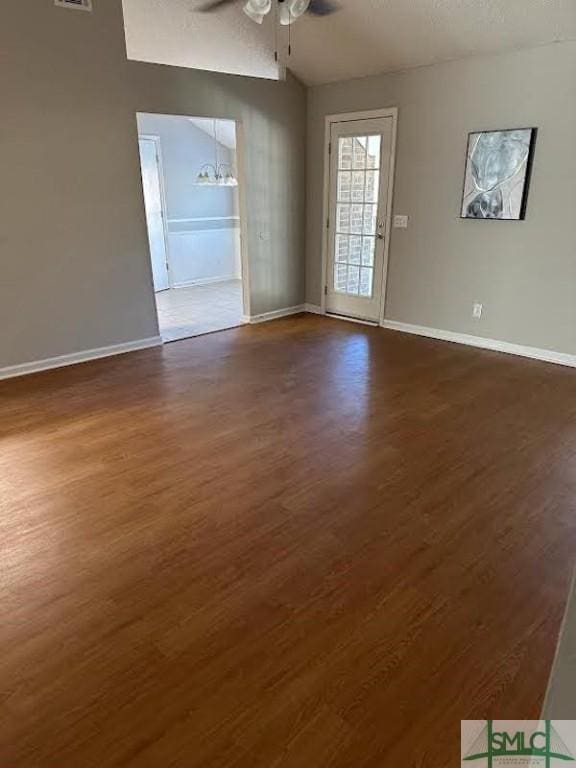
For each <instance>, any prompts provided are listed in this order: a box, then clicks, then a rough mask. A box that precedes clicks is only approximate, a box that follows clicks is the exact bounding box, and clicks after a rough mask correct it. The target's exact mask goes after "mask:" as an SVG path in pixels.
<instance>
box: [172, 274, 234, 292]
mask: <svg viewBox="0 0 576 768" xmlns="http://www.w3.org/2000/svg"><path fill="white" fill-rule="evenodd" d="M231 280H240V278H239V277H238V276H237V275H221V276H220V277H199V278H198V280H188V281H186V282H184V283H175V284H174V285H173V286H172V290H174V291H177V290H178V288H193V287H194V286H195V285H212V283H229V282H230V281H231Z"/></svg>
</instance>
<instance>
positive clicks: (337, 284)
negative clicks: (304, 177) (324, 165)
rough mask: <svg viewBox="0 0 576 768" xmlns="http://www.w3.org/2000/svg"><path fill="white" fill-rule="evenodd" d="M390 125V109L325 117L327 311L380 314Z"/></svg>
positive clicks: (393, 115)
mask: <svg viewBox="0 0 576 768" xmlns="http://www.w3.org/2000/svg"><path fill="white" fill-rule="evenodd" d="M395 129H396V110H386V111H385V113H384V114H382V113H379V114H378V115H377V116H374V117H373V116H371V115H370V114H366V115H362V116H356V115H349V116H348V115H339V116H333V117H331V118H327V140H328V141H329V145H330V152H329V156H328V161H329V168H328V179H327V181H328V184H327V190H326V191H325V206H326V208H327V212H328V216H327V241H326V259H325V262H326V289H325V294H326V295H325V309H326V311H327V312H328V313H332V314H337V315H344V316H347V317H351V318H357V319H360V320H368V321H372V322H380V321H381V320H382V318H383V313H384V296H385V284H386V269H387V255H388V244H389V230H390V212H391V198H392V179H393V168H394V147H395V134H396V130H395Z"/></svg>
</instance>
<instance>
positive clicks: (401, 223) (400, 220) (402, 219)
mask: <svg viewBox="0 0 576 768" xmlns="http://www.w3.org/2000/svg"><path fill="white" fill-rule="evenodd" d="M393 226H394V229H408V216H402V215H398V214H396V215H395V216H394V220H393Z"/></svg>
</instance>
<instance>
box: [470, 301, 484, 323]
mask: <svg viewBox="0 0 576 768" xmlns="http://www.w3.org/2000/svg"><path fill="white" fill-rule="evenodd" d="M482 309H483V304H479V303H478V302H476V303H475V304H473V305H472V317H473V318H475V319H476V320H480V318H481V317H482Z"/></svg>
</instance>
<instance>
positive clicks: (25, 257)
mask: <svg viewBox="0 0 576 768" xmlns="http://www.w3.org/2000/svg"><path fill="white" fill-rule="evenodd" d="M94 5H95V12H94V13H93V14H89V13H84V12H80V11H70V10H64V9H61V8H56V7H55V6H54V5H53V3H52V2H50V0H46V1H45V2H44V1H43V0H42V1H41V0H18V2H10V3H8V2H5V3H2V5H1V7H0V103H1V104H2V121H1V122H0V156H1V157H2V170H3V185H2V188H3V196H2V206H1V209H0V217H1V226H0V260H1V269H2V280H1V281H0V324H1V327H2V329H3V333H2V335H1V337H0V367H3V366H7V365H11V364H18V363H21V362H28V361H32V360H39V359H43V358H47V357H52V356H55V355H61V354H67V353H71V352H76V351H81V350H85V349H91V348H95V347H99V346H105V345H109V344H115V343H120V342H124V341H131V340H136V339H141V338H146V337H150V336H154V335H156V333H157V322H156V315H155V309H154V298H153V292H152V281H151V274H150V265H149V257H148V244H147V236H146V227H145V219H144V210H143V202H142V190H141V183H140V172H139V162H138V146H137V130H136V112H138V111H141V112H160V113H164V114H192V115H196V116H207V117H208V116H216V117H223V118H226V117H229V118H234V119H238V120H241V121H242V123H243V125H244V128H245V136H246V145H245V147H246V168H247V172H248V173H247V182H246V200H247V208H248V219H249V220H248V224H249V233H248V251H249V254H250V263H251V274H250V281H251V299H252V312H253V313H254V314H256V313H261V312H266V311H269V310H273V309H278V308H281V307H286V306H291V305H295V304H299V303H301V301H302V300H303V297H304V258H303V252H304V247H303V231H304V217H305V194H304V186H305V181H304V174H305V168H304V158H305V146H306V145H305V113H306V97H305V91H304V89H303V87H302V86H301V85H300V84H299V83H298V82H296V81H295V80H293V79H290V80H289V81H288V82H287V83H276V82H271V81H265V80H255V79H251V78H240V77H233V76H227V75H218V74H209V73H205V72H199V71H192V70H185V69H179V68H174V67H166V66H158V65H154V64H140V63H138V62H128V61H127V60H126V55H125V41H124V30H123V23H122V8H121V2H120V0H98V1H97V2H95V4H94Z"/></svg>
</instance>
